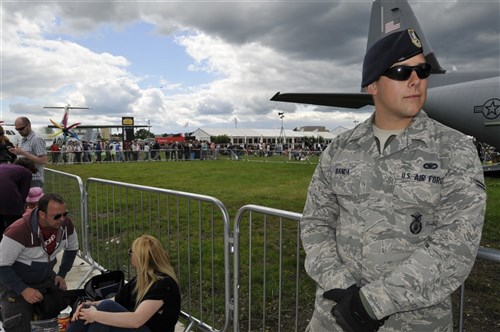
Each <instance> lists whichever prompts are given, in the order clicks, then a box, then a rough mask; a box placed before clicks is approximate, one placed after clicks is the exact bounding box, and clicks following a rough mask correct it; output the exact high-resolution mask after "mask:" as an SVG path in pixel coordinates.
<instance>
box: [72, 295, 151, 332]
mask: <svg viewBox="0 0 500 332" xmlns="http://www.w3.org/2000/svg"><path fill="white" fill-rule="evenodd" d="M97 310H99V311H107V312H127V311H128V310H127V309H125V308H124V307H123V306H121V305H120V304H119V303H116V302H115V301H113V300H105V301H102V302H101V303H99V305H98V306H97ZM129 331H130V332H132V331H140V332H150V330H149V328H148V327H147V326H146V325H143V326H141V327H140V328H138V329H132V328H125V327H113V326H108V325H103V324H101V323H90V324H87V325H85V321H83V320H77V321H75V322H72V323H71V324H70V325H69V328H68V330H67V332H129Z"/></svg>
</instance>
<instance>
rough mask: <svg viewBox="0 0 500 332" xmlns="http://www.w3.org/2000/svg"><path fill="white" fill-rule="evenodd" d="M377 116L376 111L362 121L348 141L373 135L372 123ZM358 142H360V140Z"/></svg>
mask: <svg viewBox="0 0 500 332" xmlns="http://www.w3.org/2000/svg"><path fill="white" fill-rule="evenodd" d="M374 118H375V113H373V114H372V115H371V116H370V117H369V118H368V119H366V120H365V121H364V122H362V123H360V124H359V125H358V126H356V127H355V128H354V129H353V130H352V133H351V135H350V136H349V139H348V142H352V141H359V140H363V138H365V139H366V138H367V137H371V136H373V129H372V124H373V120H374ZM358 144H360V143H359V142H358Z"/></svg>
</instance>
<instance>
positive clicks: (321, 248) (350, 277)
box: [301, 54, 486, 332]
mask: <svg viewBox="0 0 500 332" xmlns="http://www.w3.org/2000/svg"><path fill="white" fill-rule="evenodd" d="M420 56H421V57H422V59H423V56H422V55H421V54H420ZM365 60H366V59H365ZM392 63H393V62H391V63H389V64H388V66H390V65H391V64H392ZM386 68H387V67H386ZM383 70H385V69H384V68H383ZM413 71H414V70H413ZM413 71H412V72H411V79H410V80H413V79H415V80H416V79H417V78H416V73H415V72H413ZM382 75H383V74H382ZM364 76H365V75H364ZM379 76H380V75H379ZM379 76H376V75H375V80H376V79H378V78H379ZM384 79H388V78H384ZM418 79H421V78H420V77H419V78H418ZM400 81H401V80H400ZM397 83H401V82H397ZM408 84H410V83H408ZM365 86H366V85H365ZM425 87H426V86H425ZM422 104H423V103H422ZM375 109H376V110H375V113H374V114H373V115H372V116H371V117H370V118H369V119H368V120H366V121H365V122H364V123H362V124H360V125H358V126H357V127H356V128H354V129H353V130H350V131H347V132H345V133H343V134H341V135H339V136H338V137H337V138H336V139H335V140H334V141H333V142H332V143H331V144H330V145H329V146H328V148H327V149H326V150H325V151H324V153H323V154H322V156H321V160H320V163H319V165H318V167H317V168H316V171H315V173H314V175H313V178H312V181H311V184H310V187H309V190H308V196H307V201H306V205H305V208H304V212H303V218H302V220H301V238H302V244H303V247H304V250H305V252H306V260H305V269H306V271H307V273H308V274H309V275H310V276H311V278H312V279H314V280H315V282H316V283H317V292H316V301H315V311H314V314H313V317H312V318H311V321H310V323H309V326H308V330H309V331H342V329H341V327H340V326H339V325H338V324H337V321H336V317H337V316H335V318H334V316H333V310H332V307H334V306H335V305H336V303H335V301H332V300H331V299H327V298H325V297H324V292H325V291H329V290H332V289H341V290H345V289H348V288H349V287H351V286H352V285H357V287H359V288H360V290H359V297H360V298H361V302H362V303H363V305H364V307H365V309H366V312H367V313H368V314H369V315H370V316H371V317H372V318H373V319H374V321H379V322H380V324H383V325H382V326H381V327H380V329H379V331H426V332H427V331H452V311H451V298H450V296H451V294H452V293H453V291H455V290H456V289H457V288H458V287H459V286H460V285H461V284H462V283H463V282H464V281H465V279H466V278H467V276H468V275H469V272H470V270H471V268H472V266H473V263H474V260H475V257H476V254H477V250H478V246H479V241H480V238H481V229H482V225H483V221H484V212H485V204H486V192H485V187H484V179H483V172H482V168H481V164H480V161H479V159H478V156H477V153H476V149H475V147H474V145H473V143H472V141H471V140H470V139H469V138H467V137H466V136H465V135H463V134H462V133H460V132H458V131H456V130H453V129H451V128H448V127H446V126H444V125H442V124H440V123H438V122H436V121H434V120H432V119H430V118H429V117H428V116H427V115H426V114H425V112H423V111H420V112H417V113H416V114H415V116H414V117H412V118H411V119H410V120H409V121H410V122H409V126H408V127H406V128H404V129H403V130H400V131H399V133H398V134H397V135H394V136H392V137H390V138H389V139H388V140H387V143H386V144H385V148H381V147H380V146H379V141H378V140H377V139H376V137H375V136H374V129H373V127H374V124H376V113H377V101H376V102H375ZM359 288H358V289H359ZM347 308H349V306H347ZM384 318H386V319H387V320H385V321H384V320H383V319H384ZM339 324H340V323H339ZM341 325H342V324H341ZM354 330H356V329H354ZM373 330H374V331H376V329H373Z"/></svg>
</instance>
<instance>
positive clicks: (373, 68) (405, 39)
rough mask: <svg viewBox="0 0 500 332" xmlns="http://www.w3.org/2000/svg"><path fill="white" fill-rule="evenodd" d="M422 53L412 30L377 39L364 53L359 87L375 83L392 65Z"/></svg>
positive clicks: (415, 34)
mask: <svg viewBox="0 0 500 332" xmlns="http://www.w3.org/2000/svg"><path fill="white" fill-rule="evenodd" d="M422 52H423V49H422V43H421V42H420V38H418V35H417V33H416V32H415V30H413V29H406V30H402V31H398V32H394V33H391V34H389V35H387V36H385V37H384V38H381V39H379V40H378V41H377V42H375V43H374V44H373V45H372V46H371V47H370V48H369V49H368V51H366V54H365V58H364V60H363V77H362V79H361V87H362V88H364V87H366V86H367V85H369V84H370V83H373V82H375V81H377V80H378V79H379V78H380V76H382V74H383V73H385V71H386V70H387V69H389V68H390V67H391V66H392V65H393V64H394V63H396V62H399V61H403V60H406V59H409V58H411V57H413V56H415V55H417V54H420V53H422Z"/></svg>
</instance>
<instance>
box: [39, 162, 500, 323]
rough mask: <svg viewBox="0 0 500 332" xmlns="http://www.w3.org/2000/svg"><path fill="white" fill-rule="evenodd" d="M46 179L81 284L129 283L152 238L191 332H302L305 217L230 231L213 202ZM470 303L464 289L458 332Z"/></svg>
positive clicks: (497, 258) (283, 214)
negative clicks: (167, 261)
mask: <svg viewBox="0 0 500 332" xmlns="http://www.w3.org/2000/svg"><path fill="white" fill-rule="evenodd" d="M45 177H46V182H45V186H46V191H47V192H48V191H51V192H58V193H60V194H62V195H63V196H64V197H65V199H66V200H67V203H68V208H69V209H70V210H71V211H72V214H71V217H72V220H73V221H74V223H75V226H76V227H77V229H78V230H79V234H78V235H79V241H80V245H81V246H80V248H81V253H80V255H81V258H82V259H84V260H85V261H87V262H89V264H90V265H91V268H90V270H89V271H88V272H87V273H86V274H85V276H83V278H82V283H83V281H85V280H86V279H87V277H88V276H89V275H90V273H91V272H92V270H95V269H98V270H101V271H104V270H114V269H120V270H122V271H124V272H125V273H126V275H127V277H128V278H130V277H131V276H132V275H133V273H134V272H133V270H132V269H131V266H130V262H129V260H128V255H127V250H128V248H129V247H130V245H131V243H132V241H133V240H134V239H135V238H136V237H138V236H139V235H141V234H151V235H154V236H156V237H158V238H159V239H160V241H161V242H162V243H163V244H164V246H165V248H167V249H168V251H169V253H170V256H171V259H172V262H173V264H174V266H175V268H176V273H177V276H178V278H179V283H180V286H181V292H182V295H183V302H182V312H181V318H182V319H183V320H184V321H185V322H187V326H186V328H185V331H190V330H191V329H197V330H202V331H227V330H229V329H230V325H231V324H232V325H233V326H232V327H233V330H234V331H235V332H237V331H238V332H239V331H240V330H247V331H254V330H259V331H270V330H272V331H303V330H304V329H305V327H306V325H307V322H308V320H309V318H310V317H311V315H312V311H313V309H314V294H315V284H314V282H313V281H312V280H311V279H310V278H309V277H308V276H307V274H306V273H305V271H304V268H303V266H304V252H303V250H302V248H301V244H300V229H299V222H298V221H299V220H300V218H301V216H302V214H300V213H295V212H290V211H285V210H279V209H274V208H269V207H263V206H257V205H245V206H243V207H241V208H240V209H239V210H238V212H237V214H236V216H235V218H234V226H233V232H234V233H231V229H230V228H231V227H230V225H229V223H230V219H229V215H228V212H227V209H226V208H225V206H224V205H223V204H222V202H220V201H219V200H217V199H215V198H213V197H210V196H204V195H198V194H192V193H186V192H179V191H174V190H167V189H160V188H154V187H147V186H141V185H133V184H128V183H122V182H115V181H108V180H102V179H96V178H89V179H88V180H87V181H86V183H85V186H83V184H82V181H81V179H80V178H79V177H78V176H74V175H71V174H67V173H63V172H59V171H55V170H51V169H46V175H45ZM231 254H233V255H234V257H233V262H232V263H233V266H231V261H230V255H231ZM478 258H480V259H485V260H488V261H492V262H497V263H500V250H496V249H490V248H484V247H480V249H479V252H478ZM222 267H223V268H222ZM231 271H232V274H233V280H231ZM231 282H232V288H231ZM222 290H224V291H222ZM464 297H465V289H464V287H463V285H462V288H461V293H460V303H459V307H460V310H459V331H463V318H464V317H463V316H464V312H463V308H464Z"/></svg>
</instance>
